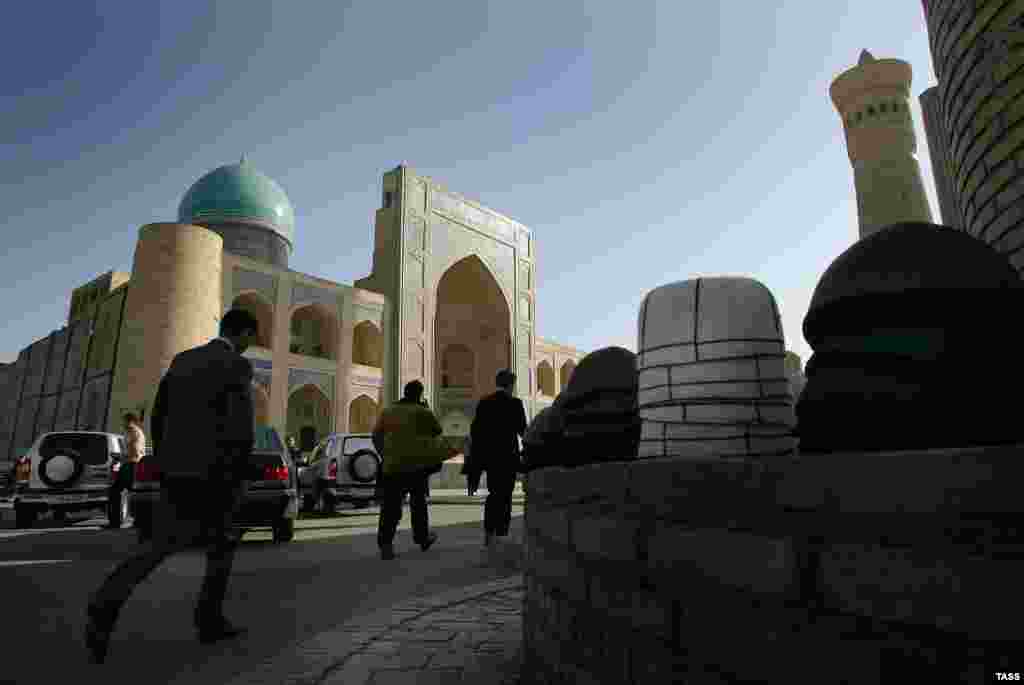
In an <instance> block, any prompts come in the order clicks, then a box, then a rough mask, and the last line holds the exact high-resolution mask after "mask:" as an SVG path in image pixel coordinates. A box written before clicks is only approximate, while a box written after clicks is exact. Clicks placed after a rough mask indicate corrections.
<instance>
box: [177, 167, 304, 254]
mask: <svg viewBox="0 0 1024 685" xmlns="http://www.w3.org/2000/svg"><path fill="white" fill-rule="evenodd" d="M178 221H179V222H181V223H186V224H198V225H206V224H246V225H252V226H259V227H262V228H266V229H268V230H271V231H273V232H274V233H276V234H277V235H279V236H280V237H282V238H284V240H285V241H287V242H288V245H289V246H291V245H293V243H294V236H295V212H294V210H293V209H292V205H291V202H289V201H288V196H287V195H285V192H284V190H282V189H281V186H279V185H278V184H277V183H276V182H275V181H274V180H273V179H271V178H270V177H269V176H267V175H266V174H263V173H261V172H260V171H259V170H257V169H256V168H255V167H253V166H252V165H251V164H249V163H248V162H247V161H246V160H245V158H244V157H243V158H242V161H240V162H238V163H237V164H227V165H225V166H222V167H219V168H217V169H214V170H213V171H211V172H210V173H208V174H206V175H205V176H203V177H202V178H200V179H199V180H198V181H196V182H195V183H194V184H193V185H192V187H191V188H189V190H188V192H187V193H185V197H183V198H182V200H181V204H180V205H179V206H178Z"/></svg>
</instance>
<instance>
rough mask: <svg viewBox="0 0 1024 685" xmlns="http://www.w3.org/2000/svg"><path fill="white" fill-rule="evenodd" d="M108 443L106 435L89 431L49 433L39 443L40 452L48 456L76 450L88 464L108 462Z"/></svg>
mask: <svg viewBox="0 0 1024 685" xmlns="http://www.w3.org/2000/svg"><path fill="white" fill-rule="evenodd" d="M107 449H108V443H107V436H106V435H97V434H89V433H54V434H52V435H47V436H46V437H45V438H43V441H42V442H41V443H40V444H39V453H40V455H41V456H43V457H46V456H49V455H50V454H54V453H58V452H61V451H63V450H74V451H75V452H78V454H80V455H81V457H82V461H83V462H84V463H86V464H93V465H95V464H105V463H107V457H108V456H109V455H108V454H107Z"/></svg>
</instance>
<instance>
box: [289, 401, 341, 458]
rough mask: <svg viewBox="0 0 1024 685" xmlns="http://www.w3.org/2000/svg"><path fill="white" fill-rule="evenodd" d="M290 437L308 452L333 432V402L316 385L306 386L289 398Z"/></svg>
mask: <svg viewBox="0 0 1024 685" xmlns="http://www.w3.org/2000/svg"><path fill="white" fill-rule="evenodd" d="M285 430H286V432H287V433H288V435H292V436H295V439H296V440H297V441H298V443H299V448H300V449H301V450H302V451H303V452H307V451H309V450H311V449H313V447H314V446H316V443H317V441H318V440H320V438H322V437H324V436H325V435H327V434H328V433H330V432H331V401H330V400H329V399H327V397H326V396H325V395H324V393H323V391H322V390H320V388H318V387H316V386H315V385H304V386H302V387H301V388H299V389H297V390H296V391H295V392H293V393H292V394H291V396H290V397H289V398H288V423H287V426H286V429H285Z"/></svg>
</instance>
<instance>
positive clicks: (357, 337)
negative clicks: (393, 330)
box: [352, 321, 384, 369]
mask: <svg viewBox="0 0 1024 685" xmlns="http://www.w3.org/2000/svg"><path fill="white" fill-rule="evenodd" d="M383 360H384V334H383V333H381V331H380V329H379V328H377V325H376V324H375V323H373V322H372V321H362V322H360V323H359V324H358V325H357V326H356V327H355V328H354V329H352V363H353V364H362V365H363V366H374V367H377V368H378V369H379V368H381V366H382V362H383Z"/></svg>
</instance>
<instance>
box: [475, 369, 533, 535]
mask: <svg viewBox="0 0 1024 685" xmlns="http://www.w3.org/2000/svg"><path fill="white" fill-rule="evenodd" d="M495 383H496V384H497V386H498V390H497V392H494V393H492V394H490V395H488V396H487V397H485V398H483V399H482V400H480V402H479V403H478V404H477V406H476V415H475V416H474V417H473V424H472V425H471V426H470V433H469V434H470V440H471V441H472V444H473V451H472V457H471V460H470V461H471V462H472V465H471V467H470V473H467V476H468V477H469V478H470V481H471V482H472V481H473V480H476V481H479V478H480V472H481V471H486V472H487V500H486V501H485V502H484V544H485V545H490V544H491V541H492V540H493V539H494V536H495V535H498V536H506V535H508V529H509V525H510V524H511V522H512V490H514V489H515V487H516V474H517V473H518V471H519V468H520V464H519V438H521V437H522V436H523V433H524V432H525V431H526V409H525V408H524V407H523V401H522V400H521V399H519V398H518V397H516V396H515V395H513V394H512V389H513V388H514V387H515V384H516V376H515V374H514V373H512V372H511V371H509V370H508V369H505V370H503V371H499V372H498V376H497V378H495Z"/></svg>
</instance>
